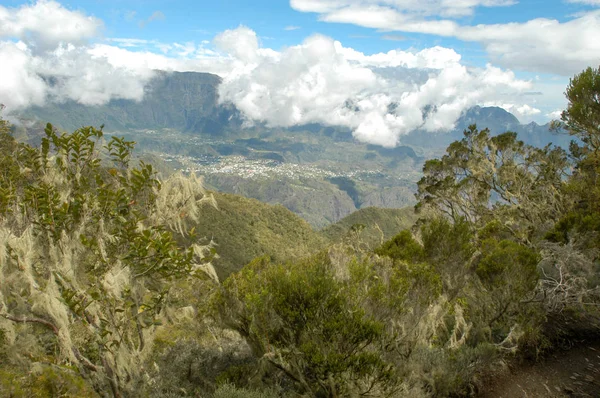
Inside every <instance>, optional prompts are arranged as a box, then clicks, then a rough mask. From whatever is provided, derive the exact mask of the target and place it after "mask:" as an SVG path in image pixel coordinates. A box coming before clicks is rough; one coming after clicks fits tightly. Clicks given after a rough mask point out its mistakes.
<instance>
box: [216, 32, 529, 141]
mask: <svg viewBox="0 0 600 398" xmlns="http://www.w3.org/2000/svg"><path fill="white" fill-rule="evenodd" d="M244 36H247V37H244ZM224 37H228V38H235V40H233V39H231V40H227V41H226V43H252V46H249V45H242V44H231V45H230V46H225V47H222V48H227V49H229V52H230V54H231V55H232V56H234V57H239V59H243V60H248V61H249V62H242V63H240V64H239V65H237V66H236V67H234V70H233V71H232V72H231V73H230V74H228V75H227V76H225V79H224V82H223V84H222V86H221V91H220V92H221V99H222V100H223V101H231V102H233V103H234V104H235V105H236V106H237V107H238V108H239V109H240V110H241V111H242V112H243V113H244V114H245V115H246V116H247V117H248V119H249V120H259V121H263V122H265V123H267V125H269V126H283V127H289V126H293V125H297V124H306V123H325V124H329V125H340V126H347V127H349V128H351V129H352V130H353V133H354V136H355V137H356V138H357V139H359V140H362V141H365V142H370V143H374V144H379V145H383V146H394V145H396V144H397V143H398V142H399V140H400V139H401V136H402V135H404V134H407V133H408V132H410V131H412V130H414V129H417V128H421V129H424V130H427V131H439V130H448V129H450V128H452V127H453V126H454V123H455V122H456V120H457V118H458V117H459V116H460V114H461V113H462V112H463V111H464V110H465V109H467V108H468V107H470V106H473V105H476V104H478V103H483V102H486V101H490V100H492V99H494V100H498V99H501V98H505V99H509V98H510V99H515V98H517V97H519V96H520V94H521V93H523V92H527V91H530V89H531V87H532V83H531V82H529V81H523V80H519V79H517V78H516V77H515V75H514V74H513V73H512V72H510V71H506V70H502V69H499V68H496V67H493V66H492V65H488V66H486V67H485V68H482V69H469V68H466V67H465V66H464V65H462V64H461V63H460V61H461V57H460V55H459V54H457V53H456V52H455V51H453V50H451V49H445V48H442V47H434V48H431V49H426V50H423V51H420V52H404V51H398V50H395V51H390V52H388V53H380V54H373V55H365V54H363V53H361V52H358V51H356V50H353V49H351V48H346V47H343V45H342V44H341V43H340V42H337V41H334V40H333V39H331V38H328V37H325V36H321V35H314V36H311V37H309V38H308V39H306V40H305V41H304V42H303V43H302V44H300V45H297V46H292V47H289V48H287V49H284V50H283V51H281V52H276V53H274V52H261V50H262V49H260V48H258V47H256V46H254V44H255V43H256V41H255V34H253V32H251V31H249V30H248V29H247V28H239V29H237V30H235V31H229V32H226V33H225V34H224ZM238 46H239V47H242V48H243V49H245V50H244V52H243V53H240V48H239V47H238ZM248 48H253V49H254V51H255V53H254V54H250V53H249V52H247V49H248ZM389 70H393V72H396V73H388V71H389ZM521 106H522V105H521ZM523 109H525V108H523Z"/></svg>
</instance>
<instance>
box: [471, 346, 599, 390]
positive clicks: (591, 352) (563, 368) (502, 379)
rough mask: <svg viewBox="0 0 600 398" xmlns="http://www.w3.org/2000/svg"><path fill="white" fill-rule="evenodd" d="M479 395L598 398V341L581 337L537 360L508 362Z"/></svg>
mask: <svg viewBox="0 0 600 398" xmlns="http://www.w3.org/2000/svg"><path fill="white" fill-rule="evenodd" d="M481 397H482V398H521V397H527V398H541V397H550V398H559V397H561V398H562V397H581V398H583V397H586V398H588V397H590V398H600V341H582V342H580V343H578V344H577V345H576V346H575V347H573V348H572V349H570V350H568V351H557V352H555V353H554V354H552V355H550V356H548V357H547V358H545V359H544V360H542V361H541V362H538V363H535V364H522V365H515V366H511V367H510V368H509V369H508V370H507V371H506V373H504V374H502V375H498V376H497V377H496V378H494V379H493V380H492V381H491V382H490V383H489V385H488V387H487V388H486V391H485V393H484V394H482V395H481Z"/></svg>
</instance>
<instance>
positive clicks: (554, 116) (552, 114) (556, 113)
mask: <svg viewBox="0 0 600 398" xmlns="http://www.w3.org/2000/svg"><path fill="white" fill-rule="evenodd" d="M562 112H563V111H562V109H557V110H555V111H552V112H549V113H547V114H546V117H547V118H548V119H550V120H560V116H561V115H562Z"/></svg>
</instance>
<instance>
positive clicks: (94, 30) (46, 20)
mask: <svg viewBox="0 0 600 398" xmlns="http://www.w3.org/2000/svg"><path fill="white" fill-rule="evenodd" d="M102 26H103V24H102V21H100V20H98V19H96V18H94V17H89V16H86V15H84V14H82V13H80V12H77V11H71V10H68V9H66V8H64V7H63V6H62V5H60V4H59V3H57V2H55V1H52V0H39V1H38V2H37V3H35V4H34V5H23V6H21V7H19V8H7V7H3V6H0V38H18V39H20V40H22V41H23V42H24V43H26V44H27V45H28V46H29V47H30V48H31V49H32V50H34V51H48V50H53V49H55V48H56V47H57V46H58V45H60V44H61V43H72V44H82V43H85V42H87V41H88V40H89V39H90V38H92V37H95V36H96V35H97V34H98V31H99V30H100V29H101V28H102Z"/></svg>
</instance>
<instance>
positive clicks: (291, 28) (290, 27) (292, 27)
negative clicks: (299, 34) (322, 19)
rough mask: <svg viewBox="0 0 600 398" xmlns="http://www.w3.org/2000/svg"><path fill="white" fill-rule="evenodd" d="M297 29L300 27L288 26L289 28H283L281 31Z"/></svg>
mask: <svg viewBox="0 0 600 398" xmlns="http://www.w3.org/2000/svg"><path fill="white" fill-rule="evenodd" d="M298 29H300V26H295V25H289V26H286V27H285V28H283V30H287V31H290V30H298Z"/></svg>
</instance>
